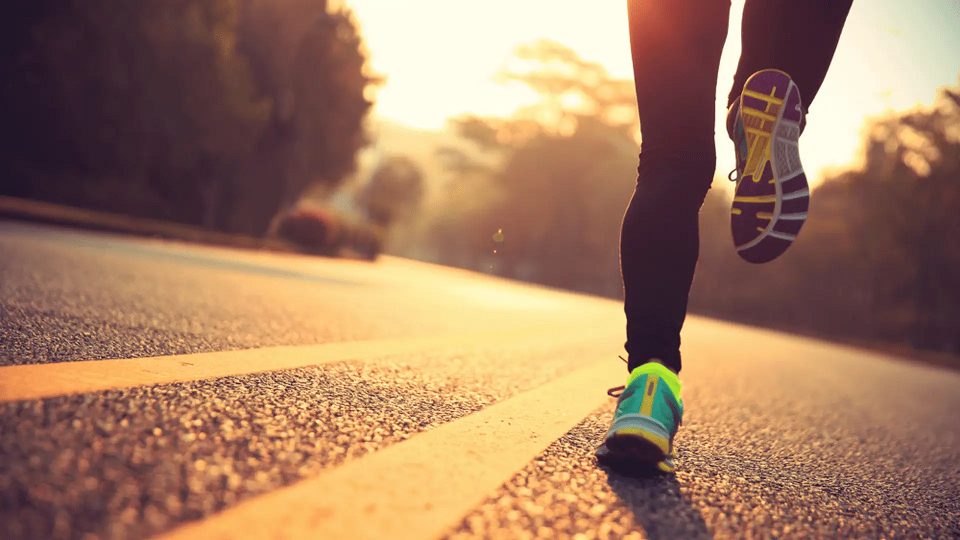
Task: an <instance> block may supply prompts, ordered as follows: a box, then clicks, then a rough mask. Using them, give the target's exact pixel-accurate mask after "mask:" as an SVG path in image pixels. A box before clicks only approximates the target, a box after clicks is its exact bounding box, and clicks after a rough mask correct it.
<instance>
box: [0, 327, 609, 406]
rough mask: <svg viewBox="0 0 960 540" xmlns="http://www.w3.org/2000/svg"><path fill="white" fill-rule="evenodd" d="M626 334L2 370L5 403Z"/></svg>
mask: <svg viewBox="0 0 960 540" xmlns="http://www.w3.org/2000/svg"><path fill="white" fill-rule="evenodd" d="M620 333H621V328H620V327H619V326H617V325H613V324H605V325H603V326H600V327H594V328H590V327H588V328H582V327H580V328H560V327H550V328H544V327H532V328H525V329H523V328H519V329H515V330H512V331H509V332H502V331H501V332H490V331H488V332H471V333H464V334H460V333H457V334H442V335H439V336H427V337H414V338H397V339H382V340H373V341H355V342H346V343H327V344H322V345H307V346H297V347H266V348H262V349H248V350H239V351H222V352H211V353H198V354H184V355H176V356H159V357H152V358H129V359H120V360H89V361H80V362H59V363H50V364H25V365H17V366H4V367H0V403H3V402H8V401H21V400H28V399H41V398H48V397H54V396H62V395H68V394H80V393H85V392H97V391H104V390H114V389H119V388H130V387H135V386H147V385H157V384H168V383H175V382H184V381H197V380H201V379H213V378H217V377H227V376H231V375H246V374H250V373H262V372H265V371H277V370H282V369H293V368H299V367H306V366H314V365H318V364H325V363H330V362H339V361H344V360H359V359H372V358H380V357H385V356H389V355H394V354H403V353H412V352H420V351H427V350H432V349H443V348H452V347H463V346H477V345H489V344H495V343H506V344H518V343H523V342H527V341H544V340H546V341H550V342H554V343H566V342H574V341H583V340H587V339H590V338H598V337H601V336H609V338H610V339H611V342H616V341H617V340H619V339H620Z"/></svg>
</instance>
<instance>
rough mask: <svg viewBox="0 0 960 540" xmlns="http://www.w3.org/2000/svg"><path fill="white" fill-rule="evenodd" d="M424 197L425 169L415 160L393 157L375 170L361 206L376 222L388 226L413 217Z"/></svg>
mask: <svg viewBox="0 0 960 540" xmlns="http://www.w3.org/2000/svg"><path fill="white" fill-rule="evenodd" d="M422 198H423V171H422V170H421V169H420V166H418V165H417V164H416V163H415V162H414V161H413V160H412V159H410V158H407V157H403V156H391V157H387V158H386V159H384V160H383V161H382V162H381V163H380V164H379V165H378V166H377V168H376V170H375V171H374V172H373V174H372V175H371V177H370V181H369V182H368V183H367V184H366V186H364V188H363V190H362V191H361V194H360V201H359V203H360V206H361V207H362V208H363V209H364V211H365V213H366V215H367V219H368V220H370V221H371V222H372V223H374V224H376V225H379V226H382V227H387V226H389V225H391V224H392V223H394V222H395V221H397V220H405V219H409V218H410V217H412V216H413V214H414V213H415V212H416V211H417V209H418V207H419V205H420V201H421V199H422Z"/></svg>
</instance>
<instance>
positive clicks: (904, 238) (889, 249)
mask: <svg viewBox="0 0 960 540" xmlns="http://www.w3.org/2000/svg"><path fill="white" fill-rule="evenodd" d="M958 126H960V87H954V88H942V89H941V91H940V93H939V96H938V99H937V102H936V104H935V106H934V107H932V108H928V109H917V110H913V111H908V112H905V113H902V114H899V115H896V116H893V117H890V118H887V119H883V120H880V121H878V122H876V123H875V124H874V125H873V127H872V128H871V129H870V131H869V133H868V137H867V141H866V144H865V147H866V150H865V164H864V167H863V168H862V169H861V170H858V171H854V172H851V173H849V174H848V175H846V177H845V178H844V179H843V180H844V181H846V182H847V183H848V185H849V188H850V191H851V196H852V197H854V198H855V200H856V203H857V205H858V206H860V207H861V208H862V213H861V215H860V217H859V219H858V220H857V222H856V225H857V227H858V229H857V232H858V235H859V236H860V237H861V238H862V241H863V242H864V248H865V249H864V253H865V256H866V257H867V260H868V261H869V262H870V265H871V267H872V270H873V273H872V276H871V277H872V279H871V282H872V285H873V291H872V292H873V295H874V306H875V311H876V316H878V317H879V318H880V319H881V323H880V325H881V328H887V329H891V325H895V324H896V322H897V321H898V320H900V321H902V320H903V319H904V317H903V316H902V315H903V314H904V313H906V314H909V315H908V316H907V317H906V318H907V319H908V320H910V323H909V327H908V329H907V330H908V336H909V340H910V342H911V344H913V345H914V346H917V347H921V348H937V349H949V350H952V351H954V352H960V274H958V272H957V269H958V268H960V243H958V242H957V238H960V127H958Z"/></svg>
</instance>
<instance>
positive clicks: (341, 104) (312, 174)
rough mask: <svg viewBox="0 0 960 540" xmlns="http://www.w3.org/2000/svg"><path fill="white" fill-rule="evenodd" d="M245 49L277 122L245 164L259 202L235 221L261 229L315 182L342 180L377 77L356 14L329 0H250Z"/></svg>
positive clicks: (360, 141)
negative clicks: (331, 9)
mask: <svg viewBox="0 0 960 540" xmlns="http://www.w3.org/2000/svg"><path fill="white" fill-rule="evenodd" d="M239 47H240V50H241V51H242V52H243V54H244V55H245V57H246V58H247V59H248V61H249V62H250V65H251V68H252V72H253V79H254V82H255V85H256V88H257V90H258V92H259V95H261V96H263V97H265V98H267V99H269V100H270V103H271V104H272V106H271V111H270V122H269V125H268V127H267V129H266V130H265V131H264V132H263V133H262V136H261V137H260V140H259V141H258V144H257V152H256V153H255V154H254V156H253V157H252V159H250V160H249V162H248V163H247V164H246V167H245V174H244V175H243V176H244V180H245V181H244V184H243V188H242V189H243V190H244V191H245V192H246V193H249V196H248V200H249V201H251V203H253V202H255V201H257V202H265V203H266V204H254V205H253V206H251V207H247V208H244V209H243V211H241V212H238V213H237V215H238V216H243V217H244V221H245V222H243V223H240V222H238V223H235V227H236V228H238V229H241V230H244V231H245V232H256V233H260V232H262V231H263V230H265V229H266V226H267V224H268V223H269V222H270V220H271V219H272V218H273V217H274V215H276V214H277V213H278V212H279V211H281V210H283V209H285V208H289V207H290V206H292V205H293V204H294V203H296V201H297V200H298V199H299V198H300V196H301V194H302V193H303V192H304V191H305V190H306V189H307V187H308V186H310V185H311V184H314V183H321V184H326V185H328V186H331V187H333V186H336V185H337V184H338V183H340V182H341V181H342V180H343V179H344V178H345V177H346V176H347V175H348V174H349V173H351V172H352V171H353V170H354V168H355V165H356V163H355V157H356V153H357V151H358V150H359V149H360V148H361V147H363V146H364V145H365V144H366V142H367V141H366V136H365V133H364V130H363V119H364V117H365V115H366V113H367V111H368V110H369V108H370V105H371V102H370V101H369V100H368V99H367V98H366V92H367V89H368V87H369V86H370V85H372V84H374V83H376V82H377V79H376V78H374V77H373V76H371V75H369V74H367V73H366V72H365V70H364V65H365V63H366V57H365V55H364V52H363V50H362V48H361V40H360V36H359V33H358V31H357V28H356V24H355V22H354V21H353V18H352V14H351V13H350V11H348V10H346V9H341V10H339V11H334V12H328V6H327V2H326V0H244V10H243V18H242V21H241V27H240V42H239Z"/></svg>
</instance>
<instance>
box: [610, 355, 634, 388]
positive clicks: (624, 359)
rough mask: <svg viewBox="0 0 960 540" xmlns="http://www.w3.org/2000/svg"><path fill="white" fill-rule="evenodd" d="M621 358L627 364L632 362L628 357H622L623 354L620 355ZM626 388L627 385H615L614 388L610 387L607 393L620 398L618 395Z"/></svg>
mask: <svg viewBox="0 0 960 540" xmlns="http://www.w3.org/2000/svg"><path fill="white" fill-rule="evenodd" d="M619 358H620V359H621V360H623V362H624V363H625V364H629V363H630V362H628V361H627V359H626V358H624V357H622V356H620V357H619ZM626 389H627V387H626V386H625V385H620V386H614V387H613V388H608V389H607V395H608V396H610V397H612V398H618V397H620V394H622V393H623V391H624V390H626Z"/></svg>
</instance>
